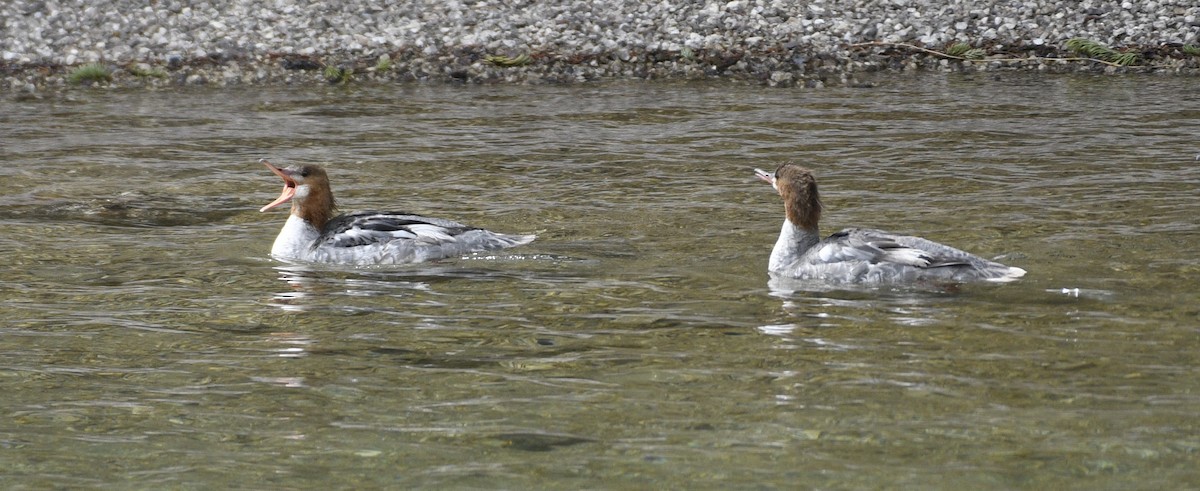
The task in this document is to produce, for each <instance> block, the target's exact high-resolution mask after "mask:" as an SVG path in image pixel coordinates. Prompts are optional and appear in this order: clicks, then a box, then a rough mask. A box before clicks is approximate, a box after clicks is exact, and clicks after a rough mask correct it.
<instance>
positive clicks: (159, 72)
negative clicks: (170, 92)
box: [125, 65, 167, 78]
mask: <svg viewBox="0 0 1200 491" xmlns="http://www.w3.org/2000/svg"><path fill="white" fill-rule="evenodd" d="M125 71H127V72H129V73H130V74H131V75H133V76H135V77H141V78H167V72H166V71H165V70H163V69H161V68H149V69H147V68H142V67H140V66H138V65H131V66H130V67H129V68H126V69H125Z"/></svg>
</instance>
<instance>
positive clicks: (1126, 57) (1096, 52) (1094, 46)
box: [1067, 38, 1141, 66]
mask: <svg viewBox="0 0 1200 491" xmlns="http://www.w3.org/2000/svg"><path fill="white" fill-rule="evenodd" d="M1067 49H1069V50H1071V51H1074V52H1075V53H1076V54H1078V55H1080V56H1086V57H1088V58H1095V59H1097V60H1102V61H1107V62H1109V63H1115V64H1117V65H1121V66H1129V65H1136V64H1138V63H1139V62H1140V61H1141V57H1140V56H1138V54H1137V53H1130V52H1121V51H1117V50H1114V49H1112V48H1110V47H1108V46H1105V45H1103V44H1101V43H1098V42H1096V41H1092V40H1090V39H1084V38H1072V39H1069V40H1067Z"/></svg>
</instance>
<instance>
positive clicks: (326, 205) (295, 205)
mask: <svg viewBox="0 0 1200 491" xmlns="http://www.w3.org/2000/svg"><path fill="white" fill-rule="evenodd" d="M259 162H262V163H263V165H265V166H267V168H268V169H271V172H274V173H275V175H277V176H279V177H280V178H282V179H283V192H282V193H280V194H279V197H278V198H275V201H272V202H270V203H268V204H267V205H266V206H264V207H262V208H260V209H259V210H258V211H260V212H263V211H267V210H270V209H271V208H274V207H276V206H279V205H282V204H284V203H287V202H288V201H291V202H292V214H293V215H299V216H300V217H301V218H303V219H305V220H308V221H309V222H311V223H312V224H313V225H314V226H315V227H317V228H320V227H322V226H324V225H325V222H326V221H328V220H329V219H330V218H331V217H332V215H333V210H334V208H336V207H337V204H336V203H335V202H334V200H333V191H332V190H331V189H330V188H329V175H328V174H326V173H325V169H322V168H321V167H320V166H318V165H312V164H307V165H290V166H288V167H276V166H274V165H273V164H271V163H270V162H267V159H261V160H259Z"/></svg>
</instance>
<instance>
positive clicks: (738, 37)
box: [0, 0, 1200, 90]
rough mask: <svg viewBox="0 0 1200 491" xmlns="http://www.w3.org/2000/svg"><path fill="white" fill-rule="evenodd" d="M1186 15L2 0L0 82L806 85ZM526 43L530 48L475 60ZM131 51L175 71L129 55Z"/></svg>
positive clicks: (1110, 35)
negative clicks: (81, 72)
mask: <svg viewBox="0 0 1200 491" xmlns="http://www.w3.org/2000/svg"><path fill="white" fill-rule="evenodd" d="M1198 17H1200V2H1196V1H1195V0H1154V1H1148V2H1121V3H1114V2H1103V1H1098V0H1081V1H1080V2H1077V3H1071V2H1068V3H1063V2H1060V1H1051V0H1024V1H1020V2H1012V1H1007V0H991V1H982V2H980V1H969V0H813V1H811V2H794V1H785V0H733V1H722V0H702V1H684V0H658V1H645V0H606V1H603V2H598V1H594V0H563V1H558V2H538V1H530V0H512V1H499V0H478V1H465V0H442V1H436V2H426V1H412V0H409V1H400V2H384V3H382V4H381V3H380V2H369V1H365V0H346V1H337V2H331V1H317V2H300V1H297V0H274V1H271V2H262V1H259V0H208V1H204V2H188V1H185V0H159V1H157V2H152V3H151V5H150V6H147V5H146V2H144V1H142V0H107V1H106V2H104V6H103V7H100V6H96V5H90V6H87V7H84V8H78V7H76V6H74V5H73V3H71V2H65V1H63V0H7V1H4V2H0V26H3V31H4V33H5V35H4V36H0V76H2V77H4V78H6V79H8V80H9V81H10V83H3V84H0V88H3V87H17V86H19V87H21V90H25V89H24V88H25V86H26V80H27V79H29V80H30V82H29V83H33V84H35V85H36V86H38V87H58V86H63V85H64V84H63V83H62V80H64V79H65V78H66V75H67V73H69V71H70V69H71V68H73V67H76V66H80V65H83V64H88V63H97V62H99V63H104V64H106V65H108V66H109V67H110V68H112V71H113V81H112V82H110V83H111V84H114V85H130V86H139V85H144V86H153V85H163V84H173V83H182V84H189V85H190V84H201V85H204V84H216V85H231V84H243V83H253V84H270V83H287V82H291V81H297V80H300V81H304V80H308V81H312V82H320V81H322V80H324V77H323V75H322V73H321V72H322V69H323V67H325V66H338V67H342V66H344V67H348V68H350V69H352V73H353V75H352V76H353V77H355V79H378V80H383V81H430V82H453V83H461V82H470V83H510V82H521V83H537V82H577V81H592V80H601V79H620V78H647V79H655V78H713V77H727V78H740V79H747V80H753V81H758V82H761V83H763V84H765V85H772V86H801V87H820V86H825V85H826V84H837V83H840V82H841V81H846V80H849V81H850V83H853V77H850V78H847V74H850V75H853V74H855V73H864V72H871V71H878V70H910V69H916V70H941V71H948V70H993V69H1026V70H1046V69H1052V70H1059V71H1070V70H1077V71H1089V72H1100V71H1113V72H1123V71H1130V70H1132V71H1138V70H1139V69H1137V68H1131V69H1128V70H1125V69H1118V70H1108V67H1104V66H1097V65H1096V64H1094V63H1086V62H1083V63H1066V62H1063V63H1055V64H1050V65H1049V66H1048V67H1047V64H1046V63H1040V62H1026V63H1008V62H992V61H989V62H987V63H969V62H960V61H950V62H948V63H941V62H942V61H945V60H944V59H940V58H937V57H931V56H929V55H928V54H927V53H922V52H920V51H918V50H912V49H904V48H900V49H888V47H886V46H879V45H864V44H863V43H879V42H887V43H907V44H915V45H919V46H923V47H926V48H928V49H934V50H944V49H946V48H947V47H949V46H950V45H952V44H955V43H966V44H969V45H971V46H972V47H977V48H981V49H984V50H985V51H988V55H989V58H991V59H995V56H996V55H1007V56H1009V57H1012V58H1021V57H1029V56H1041V57H1067V56H1072V54H1071V53H1070V52H1069V51H1068V50H1067V48H1066V47H1065V44H1066V41H1067V40H1068V39H1071V38H1076V37H1082V38H1087V39H1089V40H1092V41H1095V42H1099V43H1102V44H1105V45H1108V46H1111V47H1114V48H1117V49H1123V48H1130V49H1137V50H1139V52H1146V50H1150V49H1160V50H1161V49H1167V48H1170V49H1176V50H1178V48H1179V47H1182V46H1184V45H1200V39H1197V36H1198V35H1200V34H1198V33H1200V30H1198V29H1197V24H1198V23H1197V20H1196V19H1197V18H1198ZM1164 47H1166V48H1164ZM522 54H526V55H529V56H530V57H531V59H530V60H529V62H528V63H525V64H515V65H504V64H495V63H490V62H487V57H489V56H505V57H510V58H511V57H516V56H519V55H522ZM385 57H386V58H385ZM898 57H899V58H898ZM797 59H802V60H805V61H804V62H802V63H796V62H793V60H797ZM382 60H386V61H387V63H382V62H381V61H382ZM1153 61H1155V62H1160V63H1157V65H1156V66H1157V68H1155V69H1152V70H1144V69H1141V71H1159V72H1161V71H1167V72H1173V73H1189V74H1195V73H1197V71H1200V60H1198V57H1195V56H1191V57H1188V56H1175V55H1172V56H1165V55H1164V56H1162V57H1161V59H1157V58H1156V59H1153ZM139 63H144V64H148V65H150V66H152V67H154V68H156V69H164V70H170V71H172V72H176V71H185V72H186V73H173V74H172V76H170V77H146V76H138V75H136V74H135V73H134V72H141V73H144V72H145V70H125V69H124V68H125V67H133V66H136V64H139ZM376 68H379V69H376ZM14 79H20V80H21V81H22V82H21V83H20V84H15V83H12V82H11V81H12V80H14Z"/></svg>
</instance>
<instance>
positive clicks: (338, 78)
mask: <svg viewBox="0 0 1200 491" xmlns="http://www.w3.org/2000/svg"><path fill="white" fill-rule="evenodd" d="M353 74H354V70H351V69H349V68H342V67H337V66H332V65H331V66H327V67H325V80H326V81H328V82H329V83H330V84H334V85H337V84H344V83H347V82H349V81H350V76H351V75H353Z"/></svg>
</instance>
